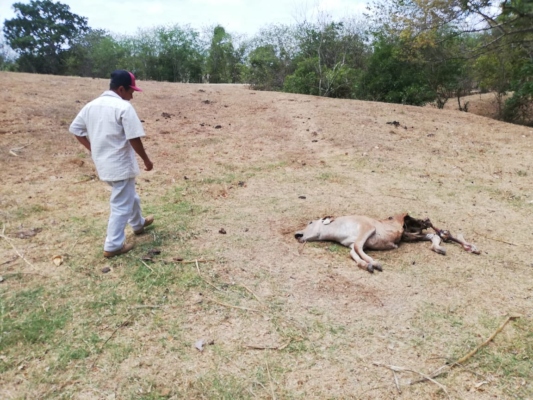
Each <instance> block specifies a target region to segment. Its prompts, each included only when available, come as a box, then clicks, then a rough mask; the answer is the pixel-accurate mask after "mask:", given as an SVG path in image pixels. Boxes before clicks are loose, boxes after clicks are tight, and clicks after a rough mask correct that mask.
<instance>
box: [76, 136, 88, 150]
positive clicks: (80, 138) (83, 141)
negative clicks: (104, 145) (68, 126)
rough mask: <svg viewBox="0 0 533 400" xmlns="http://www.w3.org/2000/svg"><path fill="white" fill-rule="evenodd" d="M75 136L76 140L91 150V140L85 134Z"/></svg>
mask: <svg viewBox="0 0 533 400" xmlns="http://www.w3.org/2000/svg"><path fill="white" fill-rule="evenodd" d="M74 136H76V139H78V142H80V143H81V144H82V145H83V146H84V147H85V148H86V149H87V150H89V151H91V142H89V139H87V136H77V135H74Z"/></svg>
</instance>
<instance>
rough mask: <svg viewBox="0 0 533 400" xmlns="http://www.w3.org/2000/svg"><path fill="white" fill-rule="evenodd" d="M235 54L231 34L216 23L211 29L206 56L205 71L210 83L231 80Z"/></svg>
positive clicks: (228, 81) (229, 81)
mask: <svg viewBox="0 0 533 400" xmlns="http://www.w3.org/2000/svg"><path fill="white" fill-rule="evenodd" d="M234 64H235V54H234V48H233V42H232V40H231V35H230V34H229V33H227V32H226V30H225V29H224V28H223V27H222V26H220V25H217V26H216V27H215V29H214V30H213V38H212V39H211V47H210V48H209V56H208V57H207V73H208V74H209V82H211V83H231V82H233V76H232V75H233V70H234Z"/></svg>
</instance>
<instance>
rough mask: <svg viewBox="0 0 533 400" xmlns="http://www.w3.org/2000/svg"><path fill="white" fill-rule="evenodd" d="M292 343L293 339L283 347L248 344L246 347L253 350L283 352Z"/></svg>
mask: <svg viewBox="0 0 533 400" xmlns="http://www.w3.org/2000/svg"><path fill="white" fill-rule="evenodd" d="M291 342H292V339H289V341H288V342H287V343H285V344H282V345H281V346H256V345H253V344H247V345H246V347H247V348H249V349H252V350H283V349H284V348H286V347H287V346H288V345H289V344H291Z"/></svg>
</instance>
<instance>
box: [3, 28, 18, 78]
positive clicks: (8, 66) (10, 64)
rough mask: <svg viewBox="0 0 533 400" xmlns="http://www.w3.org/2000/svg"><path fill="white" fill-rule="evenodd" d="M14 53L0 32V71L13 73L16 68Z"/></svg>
mask: <svg viewBox="0 0 533 400" xmlns="http://www.w3.org/2000/svg"><path fill="white" fill-rule="evenodd" d="M15 55H16V53H15V52H14V51H13V49H11V48H10V47H9V46H8V45H7V43H6V41H5V39H4V36H3V35H2V33H1V32H0V71H13V70H15V68H16V63H15Z"/></svg>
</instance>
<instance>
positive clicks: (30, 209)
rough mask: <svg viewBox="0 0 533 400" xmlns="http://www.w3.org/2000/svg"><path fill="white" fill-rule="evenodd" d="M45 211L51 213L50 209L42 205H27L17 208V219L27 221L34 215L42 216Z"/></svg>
mask: <svg viewBox="0 0 533 400" xmlns="http://www.w3.org/2000/svg"><path fill="white" fill-rule="evenodd" d="M45 211H49V209H48V207H46V206H43V205H41V204H33V205H25V206H22V207H18V208H17V210H16V217H17V219H25V218H28V217H31V216H32V215H33V214H40V213H42V212H45Z"/></svg>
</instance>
